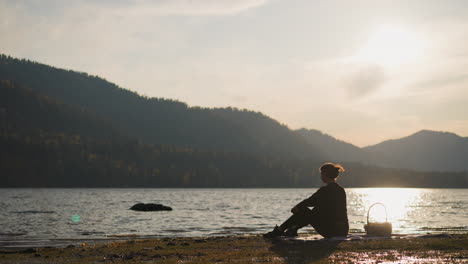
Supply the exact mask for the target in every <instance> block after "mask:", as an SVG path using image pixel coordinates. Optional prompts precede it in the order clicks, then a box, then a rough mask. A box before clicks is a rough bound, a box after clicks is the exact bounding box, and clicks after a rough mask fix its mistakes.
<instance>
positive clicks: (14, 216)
mask: <svg viewBox="0 0 468 264" xmlns="http://www.w3.org/2000/svg"><path fill="white" fill-rule="evenodd" d="M0 190H1V192H0V208H1V211H0V228H1V229H0V246H1V247H9V246H40V245H60V244H64V243H69V241H79V240H99V239H109V238H112V237H115V236H127V235H129V236H136V237H162V236H224V235H234V234H259V233H264V232H267V231H270V230H271V229H272V228H273V227H274V225H275V224H278V225H279V224H281V223H282V221H284V220H285V219H286V218H287V217H288V216H289V215H290V209H291V207H292V206H294V205H295V204H297V203H298V202H300V201H301V200H303V199H304V198H307V197H309V196H310V195H311V194H312V193H314V192H315V191H316V189H0ZM346 193H347V197H348V199H347V202H348V217H349V222H350V228H351V230H350V231H351V232H355V233H359V232H363V225H364V224H365V222H366V215H367V209H368V208H369V206H370V205H371V204H373V203H375V202H381V203H383V204H385V205H386V209H387V213H388V221H389V222H391V223H392V224H393V229H394V233H401V234H408V233H440V232H444V233H460V232H463V233H464V232H468V189H411V188H348V189H346ZM140 202H143V203H161V204H164V205H167V206H170V207H172V208H173V209H174V210H173V211H165V212H135V211H131V210H129V208H130V207H131V206H132V205H134V204H135V203H140ZM384 220H385V210H384V208H383V207H381V206H375V207H374V208H373V209H372V210H371V221H384ZM300 232H310V233H312V232H313V229H312V228H310V227H309V228H304V229H302V230H301V231H300Z"/></svg>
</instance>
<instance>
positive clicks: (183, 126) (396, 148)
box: [0, 55, 468, 171]
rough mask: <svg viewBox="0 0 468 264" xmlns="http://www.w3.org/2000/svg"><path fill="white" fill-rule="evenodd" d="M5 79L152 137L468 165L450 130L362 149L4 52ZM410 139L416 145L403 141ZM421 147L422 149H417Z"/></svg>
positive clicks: (345, 157)
mask: <svg viewBox="0 0 468 264" xmlns="http://www.w3.org/2000/svg"><path fill="white" fill-rule="evenodd" d="M1 79H3V80H11V81H13V82H17V83H19V84H21V85H23V86H25V87H28V88H29V89H32V90H34V91H36V92H39V93H40V94H43V95H46V96H49V97H51V98H56V99H57V100H59V101H61V102H64V103H66V104H69V105H72V106H74V107H78V108H82V109H84V110H86V111H89V112H91V113H93V114H95V115H96V116H98V117H100V118H103V119H105V120H108V121H109V122H110V123H111V124H112V126H113V127H115V128H116V129H117V130H118V131H121V132H122V133H123V134H125V135H128V136H130V137H132V138H136V139H138V140H142V141H143V142H146V143H149V144H167V145H174V146H180V147H188V148H195V149H201V150H207V151H222V152H237V153H250V154H255V155H264V156H270V157H283V158H292V159H296V158H300V159H309V160H313V161H315V162H325V161H335V162H358V163H363V164H366V165H371V166H383V167H388V168H406V169H418V170H435V171H466V165H465V164H466V163H468V161H467V160H466V159H464V158H463V157H466V153H468V151H467V149H468V147H466V144H465V143H463V144H458V145H457V144H456V142H458V140H460V138H461V139H465V140H466V139H468V137H465V138H463V137H460V136H458V135H456V134H454V133H450V132H438V131H431V130H420V131H418V132H416V133H414V134H411V135H410V136H407V137H403V138H399V139H390V140H386V141H383V142H381V143H378V144H375V145H371V146H367V147H363V148H360V147H357V146H355V145H353V144H351V143H348V142H345V141H343V140H339V139H336V138H334V137H332V136H330V135H327V134H325V133H323V132H320V131H318V130H315V129H297V130H291V129H290V128H289V127H288V126H286V125H284V124H280V123H279V122H278V121H276V120H275V119H273V118H271V117H269V116H267V115H265V114H263V113H260V112H254V111H250V110H246V109H243V110H240V109H237V108H232V107H226V108H203V107H196V106H194V107H189V106H188V105H187V104H186V103H183V102H180V101H177V100H171V99H164V98H155V97H151V98H150V97H145V96H141V95H139V94H138V93H136V92H133V91H130V90H128V89H124V88H121V87H119V86H118V85H116V84H114V83H111V82H109V81H107V80H105V79H102V78H100V77H98V76H93V75H89V74H87V73H83V72H75V71H72V70H64V69H60V68H56V67H53V66H48V65H45V64H41V63H37V62H31V61H29V60H24V59H23V60H19V59H15V58H12V57H10V56H6V55H0V80H1ZM428 138H429V139H428ZM462 141H463V140H462ZM415 142H416V143H415ZM444 142H446V143H445V144H444ZM453 142H455V143H453ZM463 142H464V141H463ZM431 143H437V144H435V145H434V144H431ZM408 144H409V145H412V146H413V147H412V148H404V147H403V146H404V145H408ZM416 145H417V146H416ZM421 145H422V146H421ZM447 145H450V149H449V150H448V149H447V150H445V151H444V152H443V154H441V155H438V156H437V155H432V156H431V155H428V153H432V152H435V150H441V149H444V146H445V147H446V146H447ZM421 148H422V149H423V150H424V151H419V152H417V151H415V150H420V149H421ZM453 153H455V154H456V156H455V157H452V156H451V155H452V154H453ZM426 155H428V159H427V160H424V157H425V156H426ZM410 160H411V161H413V162H408V161H410ZM413 165H414V167H411V166H413Z"/></svg>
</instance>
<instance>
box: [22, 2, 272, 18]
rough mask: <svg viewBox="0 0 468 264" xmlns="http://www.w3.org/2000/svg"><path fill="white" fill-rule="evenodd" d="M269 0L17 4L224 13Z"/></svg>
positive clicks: (38, 8) (50, 10) (46, 10)
mask: <svg viewBox="0 0 468 264" xmlns="http://www.w3.org/2000/svg"><path fill="white" fill-rule="evenodd" d="M267 1H268V0H196V1H194V0H102V1H95V0H77V1H66V0H65V1H64V0H46V1H37V0H25V1H21V2H20V3H19V4H17V5H18V6H22V7H24V8H27V9H30V10H31V11H34V12H36V13H43V14H46V15H50V14H59V13H60V10H64V9H76V8H85V7H86V8H88V9H89V10H94V11H98V10H100V9H103V10H105V11H106V12H108V13H113V14H124V15H130V14H131V15H225V14H233V13H238V12H241V11H244V10H247V9H250V8H254V7H258V6H261V5H263V4H265V3H266V2H267Z"/></svg>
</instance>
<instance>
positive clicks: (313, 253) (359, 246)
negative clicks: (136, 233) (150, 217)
mask: <svg viewBox="0 0 468 264" xmlns="http://www.w3.org/2000/svg"><path fill="white" fill-rule="evenodd" d="M0 263H288V264H292V263H366V264H367V263H405V264H406V263H468V234H453V235H440V236H428V237H409V238H408V237H406V238H394V239H382V240H353V241H335V240H325V239H322V240H295V241H291V240H269V239H263V238H262V237H261V236H232V237H212V238H161V239H149V240H126V241H114V242H107V243H102V242H101V243H93V244H82V245H79V246H69V247H66V248H31V249H22V250H2V251H0Z"/></svg>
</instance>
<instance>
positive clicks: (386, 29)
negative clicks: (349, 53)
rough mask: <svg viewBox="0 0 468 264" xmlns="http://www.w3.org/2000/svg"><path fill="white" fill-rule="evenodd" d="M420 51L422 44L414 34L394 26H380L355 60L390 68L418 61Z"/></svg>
mask: <svg viewBox="0 0 468 264" xmlns="http://www.w3.org/2000/svg"><path fill="white" fill-rule="evenodd" d="M421 50H422V42H421V40H420V38H419V37H418V36H417V35H416V34H415V33H412V32H410V31H405V30H403V29H401V28H398V27H394V26H382V27H380V28H379V29H378V30H377V31H375V32H374V33H373V34H372V35H371V36H370V37H369V39H368V40H367V42H366V43H365V44H364V46H363V47H362V49H361V50H360V51H359V52H358V55H357V58H358V60H360V61H363V62H366V63H371V64H378V65H381V66H382V67H387V68H390V67H395V66H400V65H402V64H406V63H409V62H411V61H414V60H416V59H418V58H419V57H420V55H421Z"/></svg>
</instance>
